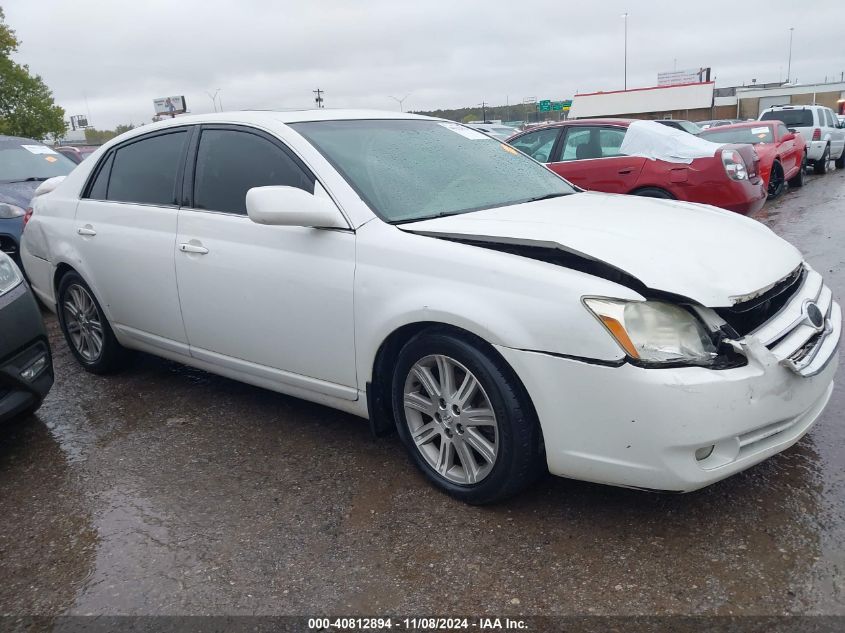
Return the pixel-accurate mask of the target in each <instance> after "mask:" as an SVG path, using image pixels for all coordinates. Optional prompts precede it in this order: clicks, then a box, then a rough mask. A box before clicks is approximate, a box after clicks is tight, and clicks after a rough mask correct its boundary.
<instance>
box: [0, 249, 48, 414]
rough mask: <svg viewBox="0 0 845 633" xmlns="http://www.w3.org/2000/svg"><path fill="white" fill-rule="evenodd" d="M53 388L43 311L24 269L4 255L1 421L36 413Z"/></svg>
mask: <svg viewBox="0 0 845 633" xmlns="http://www.w3.org/2000/svg"><path fill="white" fill-rule="evenodd" d="M52 386H53V359H52V356H51V355H50V344H49V343H48V342H47V332H46V331H45V329H44V322H43V320H42V319H41V311H40V310H39V309H38V304H37V303H36V302H35V297H34V296H33V295H32V291H31V290H30V289H29V285H27V283H26V282H25V281H24V279H23V275H22V274H21V271H20V269H19V268H18V267H17V266H16V265H15V263H14V262H13V261H12V259H11V258H10V257H9V256H8V255H5V254H4V253H0V422H5V421H6V420H9V419H11V418H13V417H17V416H26V415H29V414H31V413H34V412H35V411H36V409H38V407H40V406H41V402H42V401H43V400H44V397H45V396H46V395H47V392H49V391H50V387H52Z"/></svg>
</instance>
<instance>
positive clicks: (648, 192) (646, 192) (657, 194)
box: [634, 187, 675, 200]
mask: <svg viewBox="0 0 845 633" xmlns="http://www.w3.org/2000/svg"><path fill="white" fill-rule="evenodd" d="M634 195H635V196H642V197H643V198H656V199H658V200H674V199H675V198H674V197H673V196H672V194H670V193H669V192H668V191H663V190H662V189H657V188H656V187H647V188H646V189H640V190H639V191H635V192H634Z"/></svg>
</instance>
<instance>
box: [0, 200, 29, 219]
mask: <svg viewBox="0 0 845 633" xmlns="http://www.w3.org/2000/svg"><path fill="white" fill-rule="evenodd" d="M25 213H26V211H25V210H24V209H21V208H20V207H16V206H15V205H13V204H5V203H0V219H3V220H8V219H10V218H19V217H21V216H22V215H24V214H25Z"/></svg>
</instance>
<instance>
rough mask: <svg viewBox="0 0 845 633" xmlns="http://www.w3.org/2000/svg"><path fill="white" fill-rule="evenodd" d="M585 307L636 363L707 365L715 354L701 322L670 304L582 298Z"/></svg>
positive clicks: (714, 349)
mask: <svg viewBox="0 0 845 633" xmlns="http://www.w3.org/2000/svg"><path fill="white" fill-rule="evenodd" d="M584 305H586V306H587V308H589V310H590V311H591V312H592V313H593V314H595V315H596V317H598V319H599V321H600V322H601V323H602V325H604V327H605V329H607V331H608V332H609V333H610V335H611V336H612V337H613V338H614V339H615V340H616V342H617V343H619V346H620V347H621V348H622V349H623V350H625V353H626V354H628V356H629V357H630V358H632V359H633V360H635V361H640V362H642V363H646V364H652V363H656V364H677V363H682V364H688V365H707V364H709V363H711V362H712V361H713V360H714V359H715V358H716V356H717V355H718V351H717V349H716V346H715V345H714V344H713V341H712V340H711V338H710V336H709V335H708V333H707V331H706V330H705V329H704V326H703V325H702V323H701V322H700V321H699V320H698V319H697V318H696V317H695V316H693V315H692V314H691V313H689V312H687V311H686V310H684V309H683V308H682V307H680V306H677V305H674V304H672V303H665V302H663V301H623V300H620V299H604V298H597V297H585V298H584Z"/></svg>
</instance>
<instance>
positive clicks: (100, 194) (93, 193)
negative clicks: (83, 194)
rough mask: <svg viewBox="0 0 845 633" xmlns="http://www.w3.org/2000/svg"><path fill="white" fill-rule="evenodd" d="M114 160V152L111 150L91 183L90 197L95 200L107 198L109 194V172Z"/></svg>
mask: <svg viewBox="0 0 845 633" xmlns="http://www.w3.org/2000/svg"><path fill="white" fill-rule="evenodd" d="M113 160H114V152H110V153H109V155H108V157H107V158H106V159H105V160H104V161H103V162H102V163H101V166H100V171H98V172H97V176H96V177H95V178H94V182H93V183H91V188H90V189H89V190H88V197H89V198H93V199H94V200H105V199H106V195H107V194H108V186H109V172H110V171H111V165H112V161H113Z"/></svg>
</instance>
